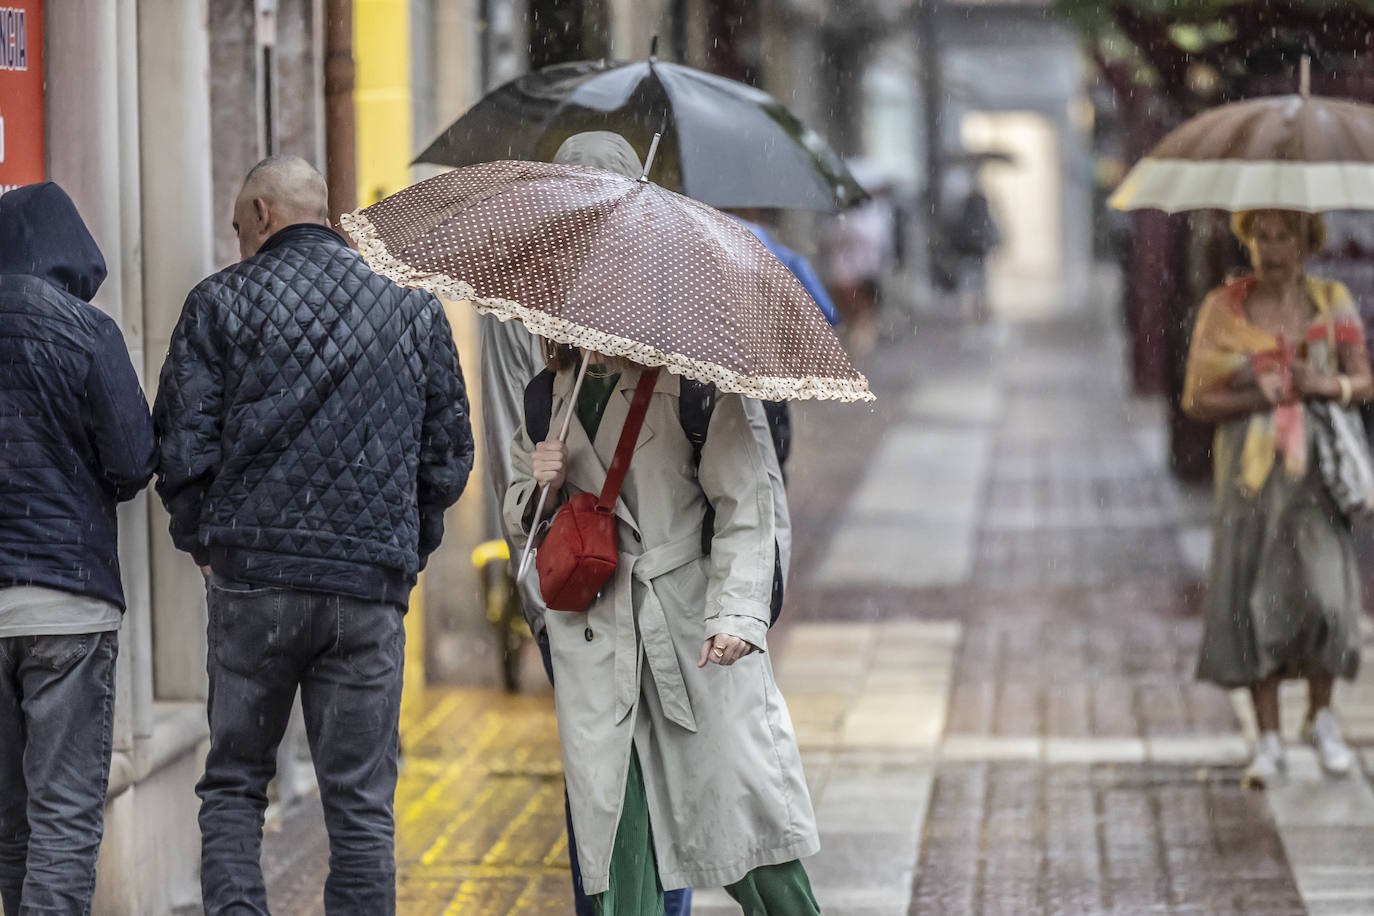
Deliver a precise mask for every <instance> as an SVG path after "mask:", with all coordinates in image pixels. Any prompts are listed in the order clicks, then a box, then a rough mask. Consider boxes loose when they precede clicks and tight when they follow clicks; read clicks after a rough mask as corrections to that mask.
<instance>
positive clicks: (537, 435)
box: [525, 369, 553, 445]
mask: <svg viewBox="0 0 1374 916" xmlns="http://www.w3.org/2000/svg"><path fill="white" fill-rule="evenodd" d="M552 417H553V370H552V369H545V370H544V371H543V372H540V373H539V374H538V375H536V376H535V377H534V378H532V379H530V383H529V384H528V385H526V386H525V433H526V435H528V436H529V437H530V441H531V442H533V443H535V444H536V445H538V444H539V443H540V442H543V441H544V440H545V439H547V438H549V422H550V420H551V419H552Z"/></svg>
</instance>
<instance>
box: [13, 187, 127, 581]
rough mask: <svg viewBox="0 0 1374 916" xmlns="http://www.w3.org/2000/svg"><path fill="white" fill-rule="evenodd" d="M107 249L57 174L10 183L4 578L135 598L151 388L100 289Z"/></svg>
mask: <svg viewBox="0 0 1374 916" xmlns="http://www.w3.org/2000/svg"><path fill="white" fill-rule="evenodd" d="M104 279H105V259H104V258H102V257H101V255H100V249H99V248H97V247H96V244H95V240H94V239H93V238H91V234H90V232H88V231H87V230H86V226H85V224H84V223H83V222H82V221H81V216H80V214H79V213H77V211H76V206H75V205H74V204H73V203H72V201H71V198H69V197H68V196H67V195H66V193H64V192H63V191H62V189H61V188H59V187H58V186H57V185H55V184H52V183H51V182H48V183H44V184H33V185H26V186H24V187H21V188H16V189H15V190H13V191H10V192H9V193H7V194H5V195H4V196H3V197H0V367H3V369H0V588H3V587H6V586H14V585H42V586H47V587H49V588H57V589H62V590H64V591H69V592H75V593H77V594H82V595H91V596H93V597H97V598H103V599H105V600H106V601H110V602H113V603H114V604H117V605H119V607H121V608H123V607H124V590H123V586H122V585H121V583H120V579H119V554H118V546H117V540H116V534H117V527H118V526H117V524H116V520H115V505H116V503H117V502H118V501H120V500H125V499H131V498H132V497H133V496H135V495H136V494H137V493H138V491H139V490H141V489H143V487H144V485H145V484H147V482H148V478H149V477H151V476H152V473H153V457H154V448H153V428H152V421H151V419H150V417H149V415H148V402H147V400H145V398H144V396H143V391H142V389H141V388H140V387H139V383H138V376H137V375H136V374H135V372H134V367H133V364H132V363H131V362H130V361H129V351H128V348H127V347H126V346H125V344H124V337H123V335H122V334H120V331H119V326H118V325H116V324H115V322H114V321H113V319H111V318H110V317H109V316H108V315H106V314H105V313H104V312H102V311H100V310H99V309H98V308H96V307H95V306H93V305H91V304H90V299H91V297H92V296H94V295H95V292H96V290H97V289H99V288H100V284H101V282H102V281H103V280H104Z"/></svg>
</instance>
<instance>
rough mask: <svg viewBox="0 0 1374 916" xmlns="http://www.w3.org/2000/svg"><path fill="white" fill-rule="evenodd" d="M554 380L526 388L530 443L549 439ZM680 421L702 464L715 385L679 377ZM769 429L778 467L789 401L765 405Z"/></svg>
mask: <svg viewBox="0 0 1374 916" xmlns="http://www.w3.org/2000/svg"><path fill="white" fill-rule="evenodd" d="M553 381H554V373H553V371H552V370H551V369H545V370H544V371H543V372H540V373H539V374H538V375H536V376H535V377H534V378H533V379H531V380H530V383H529V384H528V385H526V386H525V433H526V435H528V436H529V437H530V441H531V442H543V441H544V440H545V439H547V438H548V437H549V424H550V422H551V421H552V418H553ZM678 382H679V388H678V422H679V423H681V424H682V432H683V435H685V436H686V437H687V441H688V442H689V443H691V445H692V461H693V466H694V467H696V466H700V464H701V449H702V447H703V446H704V445H706V430H707V428H708V427H709V426H710V425H711V413H712V411H714V410H715V408H716V386H715V385H713V384H710V383H708V382H698V381H695V380H694V379H689V378H684V377H683V376H678ZM764 406H765V410H766V412H767V414H768V421H769V422H768V427H769V431H770V432H771V433H772V437H773V448H774V450H775V451H776V452H777V453H778V464H779V466H781V465H782V463H783V462H784V461H786V460H787V454H788V452H790V451H791V438H792V436H791V432H792V424H791V418H790V415H789V414H788V411H787V404H786V402H776V406H775V405H774V402H766V403H765V405H764ZM715 521H716V510H715V509H713V508H711V507H709V506H708V507H707V509H706V519H705V521H704V522H703V523H702V526H701V552H702V553H703V554H705V555H706V556H710V554H711V540H712V538H713V537H714V535H715ZM783 585H784V583H783V575H782V550H781V549H780V548H779V547H778V545H777V544H776V543H774V545H773V595H772V599H771V600H770V601H769V611H770V620H769V623H768V625H769V626H772V625H773V624H774V623H777V620H778V615H779V614H781V613H782V598H783Z"/></svg>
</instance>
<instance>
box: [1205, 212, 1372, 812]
mask: <svg viewBox="0 0 1374 916" xmlns="http://www.w3.org/2000/svg"><path fill="white" fill-rule="evenodd" d="M1232 227H1233V229H1234V231H1235V233H1236V236H1237V238H1239V239H1240V240H1241V242H1242V243H1244V245H1245V247H1246V248H1247V250H1248V251H1249V253H1250V261H1251V264H1252V265H1253V267H1254V276H1253V277H1250V278H1246V279H1242V280H1238V281H1236V282H1233V283H1230V284H1228V285H1226V286H1224V287H1222V288H1220V289H1218V290H1215V291H1213V292H1212V293H1211V294H1210V295H1209V296H1208V297H1207V299H1206V300H1205V301H1204V302H1203V305H1202V310H1201V312H1200V313H1199V315H1198V320H1197V326H1196V329H1195V330H1194V332H1193V341H1192V347H1191V351H1190V354H1189V360H1188V372H1187V376H1186V381H1185V387H1184V392H1183V409H1184V411H1185V412H1187V413H1188V415H1189V416H1191V417H1193V418H1194V419H1198V420H1204V421H1208V422H1213V423H1216V424H1217V433H1216V443H1215V445H1214V447H1213V460H1214V461H1215V462H1216V512H1215V517H1214V529H1213V530H1214V538H1213V547H1212V561H1211V566H1210V576H1209V579H1208V589H1207V600H1206V622H1205V629H1204V634H1203V639H1202V648H1201V654H1200V657H1199V660H1198V676H1199V677H1201V678H1203V679H1204V680H1208V681H1213V682H1215V683H1217V684H1220V685H1222V686H1224V687H1248V688H1249V689H1250V692H1251V696H1252V698H1253V700H1254V704H1255V717H1256V719H1257V721H1258V724H1259V730H1260V738H1259V743H1258V746H1257V748H1256V751H1255V756H1254V759H1253V760H1252V762H1251V763H1250V766H1249V767H1248V768H1247V770H1246V773H1245V776H1246V781H1247V782H1248V783H1249V784H1250V785H1253V786H1255V787H1257V788H1258V787H1263V786H1264V785H1266V784H1267V783H1269V782H1270V781H1271V780H1273V779H1274V778H1276V777H1277V776H1278V775H1279V773H1280V772H1281V771H1282V769H1283V767H1284V753H1283V745H1282V743H1281V742H1280V740H1279V681H1280V679H1281V678H1284V677H1302V678H1306V680H1307V684H1308V713H1307V719H1306V721H1305V723H1304V725H1303V734H1304V737H1305V738H1306V740H1308V741H1310V742H1311V743H1312V744H1313V745H1314V746H1315V747H1316V749H1317V752H1318V754H1319V755H1320V758H1321V762H1322V765H1323V766H1324V767H1325V768H1326V770H1327V771H1328V772H1331V773H1333V774H1344V773H1346V772H1348V771H1349V769H1350V766H1351V762H1352V755H1351V752H1350V749H1349V748H1348V747H1347V746H1346V744H1345V741H1344V740H1343V739H1342V737H1341V732H1340V727H1339V725H1338V724H1337V722H1336V719H1335V717H1334V716H1333V715H1332V712H1331V692H1332V686H1333V684H1334V681H1335V678H1337V677H1353V676H1354V674H1355V671H1356V668H1357V667H1358V665H1359V658H1360V608H1361V601H1360V579H1359V570H1358V568H1357V566H1356V560H1355V548H1354V544H1353V542H1352V539H1351V531H1350V523H1349V521H1348V520H1347V519H1346V518H1345V516H1344V515H1343V513H1342V512H1341V511H1340V510H1339V508H1338V507H1337V505H1336V503H1335V502H1334V501H1333V498H1332V495H1331V494H1330V493H1329V492H1328V490H1327V488H1326V485H1325V482H1324V480H1323V478H1322V475H1321V473H1320V469H1319V467H1318V460H1317V458H1316V456H1315V445H1314V436H1315V435H1317V425H1316V423H1314V422H1313V418H1312V417H1311V416H1310V411H1309V410H1308V408H1307V407H1306V405H1307V404H1310V403H1315V402H1335V403H1339V404H1340V405H1341V406H1343V407H1348V406H1350V405H1351V404H1353V403H1363V402H1365V401H1367V400H1369V399H1370V397H1371V396H1374V381H1371V377H1370V369H1369V360H1368V357H1367V355H1366V353H1365V343H1364V328H1363V327H1362V325H1361V323H1360V318H1359V314H1358V313H1357V312H1356V311H1355V307H1354V304H1353V303H1352V302H1351V299H1350V294H1349V293H1348V292H1347V291H1346V289H1345V287H1344V286H1342V285H1341V284H1339V283H1331V282H1327V281H1325V280H1320V279H1318V278H1316V277H1311V276H1308V275H1307V274H1306V273H1305V272H1304V270H1303V261H1304V259H1305V258H1307V257H1308V256H1310V255H1313V254H1315V253H1316V252H1317V251H1319V250H1320V249H1321V248H1322V246H1323V245H1324V243H1325V235H1326V233H1325V229H1324V227H1323V224H1322V221H1321V217H1319V216H1316V215H1313V214H1308V213H1301V212H1298V211H1293V210H1260V211H1255V210H1247V211H1242V212H1240V213H1237V214H1236V215H1235V216H1234V218H1233V219H1232Z"/></svg>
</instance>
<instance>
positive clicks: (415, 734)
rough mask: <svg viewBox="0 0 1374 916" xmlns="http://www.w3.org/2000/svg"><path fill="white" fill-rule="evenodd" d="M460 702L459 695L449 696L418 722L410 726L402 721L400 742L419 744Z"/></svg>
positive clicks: (460, 697) (461, 700) (461, 699)
mask: <svg viewBox="0 0 1374 916" xmlns="http://www.w3.org/2000/svg"><path fill="white" fill-rule="evenodd" d="M462 702H463V698H462V696H461V695H460V694H450V695H449V696H447V697H445V698H444V699H443V701H442V702H440V703H439V705H437V706H435V707H434V708H433V709H431V710H430V711H429V712H427V713H425V715H424V716H422V717H421V718H420V721H419V722H416V723H414V724H410V723H407V722H406V721H405V720H404V719H402V721H401V741H402V742H403V743H405V744H419V743H420V742H421V741H422V740H424V739H425V737H427V736H428V735H430V734H431V733H432V732H433V731H434V730H435V729H436V728H438V727H439V726H440V725H441V724H442V723H443V721H444V720H445V719H447V718H448V717H449V715H450V714H451V713H452V712H453V711H454V710H455V709H456V708H458V706H459V705H460V704H461V703H462Z"/></svg>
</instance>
